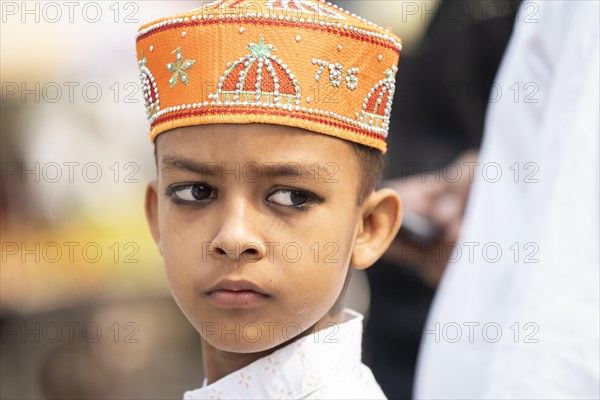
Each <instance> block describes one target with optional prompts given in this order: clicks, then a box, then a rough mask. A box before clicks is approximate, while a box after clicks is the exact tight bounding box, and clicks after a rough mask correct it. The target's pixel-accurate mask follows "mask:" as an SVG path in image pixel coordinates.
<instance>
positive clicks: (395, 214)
mask: <svg viewBox="0 0 600 400" xmlns="http://www.w3.org/2000/svg"><path fill="white" fill-rule="evenodd" d="M401 222H402V202H401V200H400V196H398V194H397V193H396V192H395V191H394V190H392V189H381V190H377V191H375V192H373V193H371V195H370V196H369V197H368V198H367V199H366V200H365V202H364V204H363V215H362V226H361V228H360V229H359V231H358V234H357V236H356V241H355V243H354V250H353V252H352V260H351V265H353V266H354V267H355V268H357V269H365V268H368V267H370V266H371V265H373V264H374V263H375V261H377V260H378V259H379V258H380V257H381V256H382V255H383V253H385V251H386V250H387V249H388V247H389V245H390V243H392V240H394V238H395V237H396V234H397V233H398V230H399V229H400V223H401Z"/></svg>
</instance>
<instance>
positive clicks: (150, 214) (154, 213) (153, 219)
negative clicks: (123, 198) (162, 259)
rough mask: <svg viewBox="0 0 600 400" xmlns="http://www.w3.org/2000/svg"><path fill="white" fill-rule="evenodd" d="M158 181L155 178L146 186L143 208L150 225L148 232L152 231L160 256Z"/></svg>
mask: <svg viewBox="0 0 600 400" xmlns="http://www.w3.org/2000/svg"><path fill="white" fill-rule="evenodd" d="M157 185H158V182H157V181H156V180H154V181H151V182H149V183H148V186H146V200H145V209H146V219H147V220H148V225H149V226H150V232H152V237H153V238H154V241H155V242H156V246H157V247H158V251H159V252H160V255H161V256H162V255H163V253H162V242H161V239H160V228H159V224H158V189H157Z"/></svg>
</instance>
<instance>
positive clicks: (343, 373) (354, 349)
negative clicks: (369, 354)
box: [184, 309, 385, 400]
mask: <svg viewBox="0 0 600 400" xmlns="http://www.w3.org/2000/svg"><path fill="white" fill-rule="evenodd" d="M344 313H345V322H343V323H341V324H339V325H335V326H333V327H331V328H328V329H324V330H321V331H318V332H315V333H313V334H311V335H308V336H305V337H302V338H300V339H298V340H296V341H294V342H292V343H290V344H289V345H287V346H285V347H283V348H281V349H278V350H276V351H275V352H273V353H272V354H271V355H269V356H267V357H263V358H261V359H258V360H256V361H255V362H253V363H252V364H250V365H248V366H246V367H244V368H242V369H240V370H237V371H235V372H233V373H231V374H229V375H227V376H225V377H223V378H222V379H219V380H218V381H216V382H213V383H212V384H210V385H206V380H205V381H204V385H203V387H202V388H200V389H197V390H194V391H188V392H186V393H185V394H184V399H185V400H191V399H385V395H384V394H383V392H382V391H381V388H380V387H379V385H378V384H377V382H376V381H375V378H374V377H373V374H372V373H371V370H370V369H369V368H368V367H367V366H366V365H364V364H363V363H362V362H361V340H362V329H363V327H362V320H363V316H362V315H361V314H359V313H357V312H355V311H353V310H350V309H346V310H344Z"/></svg>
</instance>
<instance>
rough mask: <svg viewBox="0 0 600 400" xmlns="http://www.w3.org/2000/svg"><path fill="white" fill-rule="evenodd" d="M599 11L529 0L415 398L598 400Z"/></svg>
mask: <svg viewBox="0 0 600 400" xmlns="http://www.w3.org/2000/svg"><path fill="white" fill-rule="evenodd" d="M598 25H599V3H598V2H596V1H551V2H550V1H548V2H529V1H528V2H525V3H523V5H522V7H521V10H520V13H519V15H518V17H517V21H516V25H515V31H514V36H513V37H512V39H511V42H510V44H509V48H508V50H507V53H506V54H505V58H504V59H503V62H502V64H501V67H500V70H499V73H498V76H497V79H496V90H499V91H501V92H500V96H496V98H497V101H496V102H495V103H493V104H491V106H490V109H489V111H488V115H487V119H486V131H485V134H484V141H483V146H482V149H481V153H480V158H479V168H478V170H477V173H476V174H475V180H474V183H473V187H472V191H471V193H470V195H469V203H468V206H467V210H466V214H465V219H464V221H463V225H462V232H461V236H460V238H459V240H458V243H457V247H456V248H455V253H454V255H453V256H452V257H450V259H451V260H453V262H452V261H451V262H450V264H449V266H448V268H447V270H446V273H445V275H444V276H443V278H442V281H441V284H440V286H439V289H438V292H437V294H436V297H435V299H434V304H433V306H432V309H431V312H430V314H429V317H428V321H427V324H426V326H425V331H424V335H423V337H422V343H423V344H422V347H421V351H420V355H419V362H418V367H417V377H416V382H415V385H416V386H415V397H416V398H436V399H439V398H595V399H597V398H600V366H599V364H600V359H599V357H600V356H599V354H600V344H599V343H600V335H599V322H600V321H599V298H600V296H599V292H600V283H599V282H600V277H599V243H600V242H599V228H598V221H599V213H598V208H599V196H598V188H599V186H598V181H599V171H598V168H599V167H598V159H599V155H598V153H599V149H598V147H599V140H598V137H599V130H600V129H599V109H600V105H599V96H600V93H599V92H600V90H599V83H598V75H599V69H600V67H599V61H598V56H599V43H600V41H599V38H600V34H599V28H598Z"/></svg>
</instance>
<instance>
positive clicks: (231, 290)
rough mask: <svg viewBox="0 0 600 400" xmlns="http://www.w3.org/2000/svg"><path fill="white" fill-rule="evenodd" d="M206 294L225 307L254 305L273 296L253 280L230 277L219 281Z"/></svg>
mask: <svg viewBox="0 0 600 400" xmlns="http://www.w3.org/2000/svg"><path fill="white" fill-rule="evenodd" d="M206 294H207V295H208V297H209V298H210V299H211V300H212V301H214V302H215V303H217V304H218V305H220V306H224V307H242V306H252V305H255V304H259V303H261V302H263V301H264V300H266V299H268V298H269V297H271V296H270V295H269V294H268V293H267V292H266V291H265V290H264V289H262V288H261V287H260V286H258V285H257V284H255V283H253V282H250V281H246V280H230V279H226V280H223V281H221V282H219V283H217V284H216V285H215V286H213V287H212V288H210V289H208V290H207V291H206Z"/></svg>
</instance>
